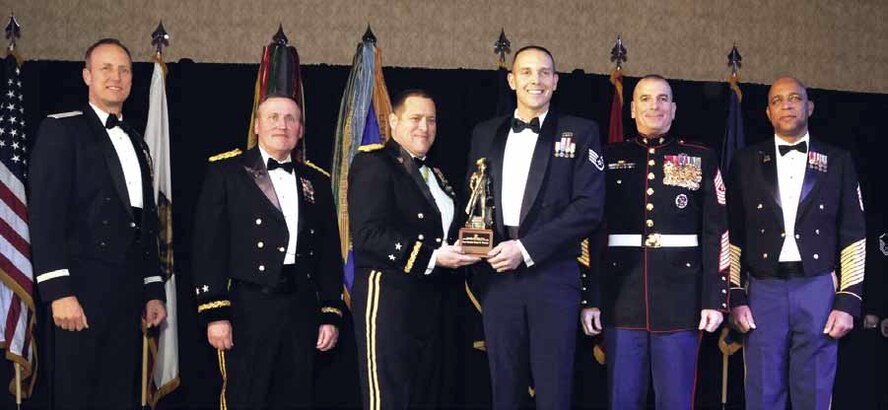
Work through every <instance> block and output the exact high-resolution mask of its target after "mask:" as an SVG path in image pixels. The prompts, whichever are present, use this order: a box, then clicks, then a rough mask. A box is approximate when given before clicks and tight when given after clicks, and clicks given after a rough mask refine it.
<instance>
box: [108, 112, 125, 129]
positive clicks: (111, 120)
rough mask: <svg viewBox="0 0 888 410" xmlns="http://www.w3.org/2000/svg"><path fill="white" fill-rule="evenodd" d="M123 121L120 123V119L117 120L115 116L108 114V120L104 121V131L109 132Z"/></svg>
mask: <svg viewBox="0 0 888 410" xmlns="http://www.w3.org/2000/svg"><path fill="white" fill-rule="evenodd" d="M122 122H123V121H120V118H117V115H116V114H109V115H108V119H107V120H105V129H108V130H110V129H111V128H114V127H116V126H118V125H120V124H121V123H122Z"/></svg>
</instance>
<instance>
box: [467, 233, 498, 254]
mask: <svg viewBox="0 0 888 410" xmlns="http://www.w3.org/2000/svg"><path fill="white" fill-rule="evenodd" d="M459 244H460V246H462V249H463V251H465V252H466V253H467V254H469V255H474V256H487V252H490V250H491V249H493V229H476V228H460V230H459Z"/></svg>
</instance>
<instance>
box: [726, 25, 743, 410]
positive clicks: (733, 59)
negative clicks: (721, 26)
mask: <svg viewBox="0 0 888 410" xmlns="http://www.w3.org/2000/svg"><path fill="white" fill-rule="evenodd" d="M742 59H743V58H742V57H741V56H740V52H739V51H737V44H736V43H735V44H734V46H733V47H732V48H731V52H730V53H728V67H730V68H731V76H730V77H729V78H728V81H729V82H730V83H731V85H732V87H738V86H737V84H736V83H737V81H738V75H739V72H740V66H741V61H742ZM737 90H738V92H739V87H738V88H737ZM731 98H734V96H731ZM725 142H727V141H725ZM722 151H723V152H727V151H725V150H724V149H722ZM722 161H723V162H725V163H730V158H727V159H725V158H722ZM728 356H729V354H728V351H722V391H721V408H722V410H724V409H726V408H727V406H728V365H729V364H728Z"/></svg>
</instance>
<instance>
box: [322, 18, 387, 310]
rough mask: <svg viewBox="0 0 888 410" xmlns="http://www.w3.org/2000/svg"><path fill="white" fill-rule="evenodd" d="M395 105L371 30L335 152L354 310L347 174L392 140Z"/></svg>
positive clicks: (343, 108)
mask: <svg viewBox="0 0 888 410" xmlns="http://www.w3.org/2000/svg"><path fill="white" fill-rule="evenodd" d="M391 112H392V104H391V100H390V99H389V95H388V90H387V89H386V87H385V78H383V75H382V56H381V54H380V50H379V48H378V47H376V38H375V37H373V33H372V32H371V31H370V29H369V28H368V29H367V33H365V34H364V38H363V40H362V42H361V43H360V44H358V49H357V52H356V53H355V57H354V59H353V60H352V70H351V73H349V76H348V82H347V83H346V86H345V91H344V92H343V94H342V101H341V102H340V104H339V119H338V120H337V121H336V134H335V142H334V148H333V160H332V162H331V166H332V168H333V172H332V178H331V184H332V189H333V201H334V202H335V204H336V210H337V212H338V215H339V235H340V237H341V238H342V249H341V251H342V258H343V261H345V271H344V275H345V276H344V280H343V285H344V287H345V289H344V290H345V303H346V305H348V306H349V307H351V287H352V284H353V283H354V279H355V266H354V254H353V253H352V248H351V236H350V235H349V225H348V199H347V196H346V194H347V192H348V172H349V167H350V164H351V160H352V158H354V156H355V154H357V152H358V148H359V147H361V146H364V145H372V144H381V143H384V142H385V141H387V140H388V139H389V137H390V136H391V129H390V127H389V123H388V117H389V114H391Z"/></svg>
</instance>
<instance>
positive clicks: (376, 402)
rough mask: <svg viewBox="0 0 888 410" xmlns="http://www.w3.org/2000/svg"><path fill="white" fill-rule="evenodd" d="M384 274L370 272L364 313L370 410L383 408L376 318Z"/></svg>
mask: <svg viewBox="0 0 888 410" xmlns="http://www.w3.org/2000/svg"><path fill="white" fill-rule="evenodd" d="M380 276H382V272H377V271H375V270H373V271H370V280H369V281H368V285H367V308H366V309H367V310H366V312H364V320H365V324H364V326H365V329H366V335H365V338H366V343H367V372H368V374H367V382H368V383H367V384H368V385H369V392H368V399H369V400H368V401H369V402H370V405H369V408H370V410H376V409H379V408H381V404H380V398H379V395H380V392H379V377H378V369H377V367H376V316H377V314H378V312H379V279H380Z"/></svg>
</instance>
